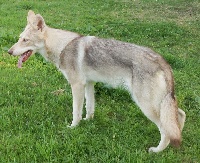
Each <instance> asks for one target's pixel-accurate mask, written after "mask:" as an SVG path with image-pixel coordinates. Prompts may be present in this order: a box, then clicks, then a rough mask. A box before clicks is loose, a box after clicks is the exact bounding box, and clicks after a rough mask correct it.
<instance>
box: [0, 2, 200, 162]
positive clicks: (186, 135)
mask: <svg viewBox="0 0 200 163" xmlns="http://www.w3.org/2000/svg"><path fill="white" fill-rule="evenodd" d="M29 9H32V10H34V11H35V12H36V13H40V14H41V15H43V17H44V18H45V20H46V23H47V24H48V25H50V26H51V27H54V28H61V29H66V30H71V31H75V32H79V33H81V34H84V35H96V36H99V37H104V38H115V39H118V40H122V41H126V42H133V43H136V44H140V45H144V46H148V47H150V48H152V49H154V50H155V51H156V52H158V53H160V54H161V55H162V56H163V57H164V58H165V59H166V60H167V61H168V62H169V63H170V65H171V66H172V69H173V72H174V77H175V82H176V85H175V86H176V95H177V99H178V101H179V107H180V108H182V109H183V110H184V111H185V112H186V114H187V120H186V123H185V128H184V130H183V143H182V145H181V147H180V148H179V149H174V148H172V147H170V146H169V147H168V148H167V149H166V150H164V151H163V152H161V153H158V154H149V153H148V152H147V151H148V148H149V147H151V146H156V145H157V144H158V142H159V140H160V134H159V131H158V130H157V128H156V126H155V125H154V124H153V123H152V122H150V121H149V120H148V119H147V118H146V117H145V116H144V115H143V114H142V113H141V111H140V110H139V109H138V107H137V106H136V105H135V103H133V102H132V100H131V98H130V96H129V94H128V93H127V92H125V91H123V90H119V89H117V90H114V89H110V88H107V87H105V86H104V85H102V84H97V85H96V94H95V96H96V112H95V118H94V120H91V121H82V122H81V123H80V125H79V126H78V127H77V128H74V129H69V128H67V125H69V124H70V122H71V120H72V107H71V106H72V97H71V90H70V86H69V85H68V84H67V81H66V79H65V78H64V77H63V76H62V74H61V73H60V72H58V71H57V70H56V68H55V67H54V66H53V65H52V64H50V63H47V62H45V61H44V60H43V59H42V57H41V56H39V55H35V56H33V57H31V58H30V59H29V61H28V62H26V63H25V64H24V65H23V68H22V69H18V68H17V67H16V63H17V58H16V57H11V56H9V55H8V54H7V50H8V49H9V48H10V47H11V45H12V44H14V43H15V42H16V41H17V40H18V36H19V34H20V33H21V31H23V29H24V27H25V25H26V16H27V11H28V10H29ZM0 11H1V12H0V162H20V163H21V162H39V163H40V162H81V163H84V162H93V163H96V162H105V163H109V162H113V163H115V162H123V163H125V162H130V163H132V162H195V163H196V162H200V139H199V133H200V128H199V124H200V54H199V53H200V46H199V45H200V39H199V38H200V19H199V17H200V2H199V1H198V0H190V1H188V0H177V1H174V0H157V1H156V0H153V1H150V0H141V1H140V0H135V1H131V0H126V1H120V0H119V1H115V0H106V1H105V0H103V1H97V0H96V1H95V0H85V1H78V0H75V1H70V0H67V1H64V0H63V1H55V0H54V1H53V0H51V1H50V0H49V1H45V0H44V1H39V0H35V1H25V0H24V1H12V0H8V1H6V2H5V1H3V0H0Z"/></svg>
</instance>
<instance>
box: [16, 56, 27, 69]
mask: <svg viewBox="0 0 200 163" xmlns="http://www.w3.org/2000/svg"><path fill="white" fill-rule="evenodd" d="M25 57H26V56H25V55H22V56H20V58H19V60H18V64H17V66H18V68H22V62H23V59H24V58H25Z"/></svg>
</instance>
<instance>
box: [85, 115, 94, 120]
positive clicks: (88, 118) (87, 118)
mask: <svg viewBox="0 0 200 163" xmlns="http://www.w3.org/2000/svg"><path fill="white" fill-rule="evenodd" d="M93 118H94V114H90V115H88V114H87V115H86V117H85V118H83V120H90V119H93Z"/></svg>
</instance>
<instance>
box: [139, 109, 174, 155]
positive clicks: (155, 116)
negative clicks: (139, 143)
mask: <svg viewBox="0 0 200 163" xmlns="http://www.w3.org/2000/svg"><path fill="white" fill-rule="evenodd" d="M142 111H143V113H144V114H145V115H146V116H147V118H148V119H150V120H151V121H152V122H154V123H155V124H156V126H157V127H158V129H159V131H160V135H161V140H160V143H159V145H158V146H157V147H151V148H149V152H160V151H162V150H164V149H165V148H166V147H167V146H168V145H169V143H170V139H169V137H168V136H167V135H166V134H165V131H164V130H163V128H162V125H161V121H160V115H159V113H157V111H156V109H155V108H148V109H142Z"/></svg>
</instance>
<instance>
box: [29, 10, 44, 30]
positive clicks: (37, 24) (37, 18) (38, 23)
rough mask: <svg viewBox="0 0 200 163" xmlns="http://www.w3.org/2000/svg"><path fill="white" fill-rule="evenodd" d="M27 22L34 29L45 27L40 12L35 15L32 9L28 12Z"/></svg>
mask: <svg viewBox="0 0 200 163" xmlns="http://www.w3.org/2000/svg"><path fill="white" fill-rule="evenodd" d="M27 22H28V24H30V25H31V26H32V27H33V28H34V29H37V30H40V31H41V32H42V30H43V28H44V27H45V22H44V19H43V17H42V16H41V15H40V14H37V15H35V13H34V12H33V11H32V10H30V11H29V12H28V16H27Z"/></svg>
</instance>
